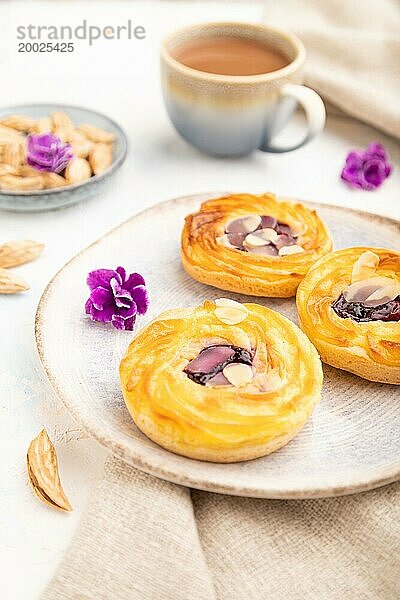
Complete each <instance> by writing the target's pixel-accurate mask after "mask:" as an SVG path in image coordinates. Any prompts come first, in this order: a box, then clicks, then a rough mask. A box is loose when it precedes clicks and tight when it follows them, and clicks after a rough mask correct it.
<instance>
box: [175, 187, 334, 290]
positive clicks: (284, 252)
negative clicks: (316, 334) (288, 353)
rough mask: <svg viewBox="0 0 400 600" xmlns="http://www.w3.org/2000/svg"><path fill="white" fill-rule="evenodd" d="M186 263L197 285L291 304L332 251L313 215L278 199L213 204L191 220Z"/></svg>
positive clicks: (241, 198)
mask: <svg viewBox="0 0 400 600" xmlns="http://www.w3.org/2000/svg"><path fill="white" fill-rule="evenodd" d="M181 246H182V250H181V256H182V263H183V266H184V268H185V270H186V271H187V272H188V273H189V275H191V276H192V277H193V278H194V279H197V280H198V281H201V282H202V283H207V284H209V285H213V286H215V287H217V288H220V289H222V290H229V291H231V292H239V293H243V294H249V295H251V296H270V297H278V298H287V297H290V296H294V295H295V293H296V289H297V287H298V285H299V283H300V281H301V280H302V279H303V277H304V275H305V274H306V273H307V271H308V269H309V268H310V267H311V266H312V265H313V264H314V263H315V262H316V260H318V259H319V258H320V257H321V256H323V255H324V254H326V253H327V252H329V251H330V250H331V249H332V240H331V238H330V235H329V232H328V229H327V227H326V225H325V224H324V223H323V221H322V220H321V219H320V218H319V217H318V215H317V213H316V212H315V211H314V210H310V209H309V208H306V207H305V206H304V205H303V204H300V203H298V202H297V203H294V202H290V201H286V200H278V199H277V198H276V197H275V196H274V195H273V194H263V195H261V196H252V195H250V194H236V195H231V196H225V197H223V198H217V199H216V200H208V201H207V202H204V203H203V204H202V205H201V208H200V211H199V212H198V213H195V214H192V215H189V216H188V217H186V220H185V226H184V229H183V232H182V243H181Z"/></svg>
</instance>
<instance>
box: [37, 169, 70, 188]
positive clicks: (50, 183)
mask: <svg viewBox="0 0 400 600" xmlns="http://www.w3.org/2000/svg"><path fill="white" fill-rule="evenodd" d="M41 178H42V181H43V183H44V188H45V189H52V188H58V187H63V186H64V185H67V183H68V182H67V181H66V179H64V177H62V176H61V175H58V173H41Z"/></svg>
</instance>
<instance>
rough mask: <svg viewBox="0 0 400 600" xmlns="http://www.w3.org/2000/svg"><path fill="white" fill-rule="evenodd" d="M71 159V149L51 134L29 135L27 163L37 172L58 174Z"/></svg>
mask: <svg viewBox="0 0 400 600" xmlns="http://www.w3.org/2000/svg"><path fill="white" fill-rule="evenodd" d="M72 158H73V153H72V148H71V146H70V145H69V144H65V143H64V142H63V141H62V140H61V139H60V138H59V137H57V136H56V135H54V134H53V133H40V134H38V135H29V136H28V138H27V163H28V164H29V165H30V166H32V167H33V168H35V169H37V170H38V171H49V172H52V173H60V171H62V170H63V169H65V167H66V166H67V165H68V163H69V162H70V161H71V159H72Z"/></svg>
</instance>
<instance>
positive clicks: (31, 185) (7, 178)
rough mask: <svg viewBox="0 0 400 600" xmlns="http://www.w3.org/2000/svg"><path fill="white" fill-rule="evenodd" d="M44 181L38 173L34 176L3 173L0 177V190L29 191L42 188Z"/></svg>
mask: <svg viewBox="0 0 400 600" xmlns="http://www.w3.org/2000/svg"><path fill="white" fill-rule="evenodd" d="M43 188H44V182H43V180H42V178H41V177H40V175H38V176H35V177H19V176H18V175H3V177H0V190H10V191H15V192H16V191H29V190H42V189H43Z"/></svg>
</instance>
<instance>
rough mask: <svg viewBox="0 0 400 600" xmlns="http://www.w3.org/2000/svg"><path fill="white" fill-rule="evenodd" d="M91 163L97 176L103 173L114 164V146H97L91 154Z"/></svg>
mask: <svg viewBox="0 0 400 600" xmlns="http://www.w3.org/2000/svg"><path fill="white" fill-rule="evenodd" d="M89 162H90V166H91V167H92V171H93V173H94V174H95V175H100V173H103V172H104V171H105V170H106V169H108V167H109V166H110V165H111V163H112V146H111V145H110V144H95V145H94V146H93V148H92V150H91V152H90V154H89Z"/></svg>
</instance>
